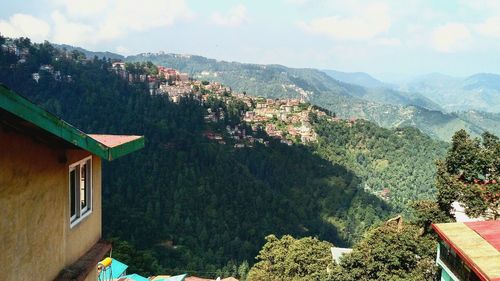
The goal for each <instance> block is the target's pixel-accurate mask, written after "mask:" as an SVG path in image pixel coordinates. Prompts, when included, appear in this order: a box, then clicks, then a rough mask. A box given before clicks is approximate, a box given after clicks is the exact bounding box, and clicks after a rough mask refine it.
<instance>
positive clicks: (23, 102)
mask: <svg viewBox="0 0 500 281" xmlns="http://www.w3.org/2000/svg"><path fill="white" fill-rule="evenodd" d="M0 107H1V108H3V109H4V110H6V111H8V112H10V113H12V114H14V115H16V116H18V117H20V118H22V119H24V120H26V121H28V122H30V123H33V124H34V125H36V126H38V127H40V128H42V129H44V130H45V131H47V132H49V133H51V134H53V135H55V136H57V137H60V138H61V139H64V140H65V141H67V142H69V143H72V144H74V145H75V146H78V147H80V148H82V149H85V150H87V151H89V152H91V153H92V154H95V155H97V156H99V157H101V158H103V159H106V160H108V161H111V160H114V159H117V158H119V157H122V156H124V155H126V154H129V153H131V152H134V151H136V150H139V149H141V148H144V136H142V137H140V138H138V139H136V140H133V141H130V142H127V143H124V144H122V145H119V146H115V147H108V146H106V145H104V144H102V143H100V142H98V141H97V140H95V139H93V138H91V137H90V136H88V135H87V134H85V133H84V132H82V131H80V130H79V129H77V128H76V127H74V126H72V125H71V124H69V123H67V122H66V121H64V120H62V119H61V118H59V117H57V116H55V115H54V114H52V113H50V112H47V111H45V110H44V109H42V108H40V107H39V106H37V105H35V104H34V103H32V102H30V101H29V100H27V99H26V98H24V97H22V96H20V95H18V94H16V93H15V92H13V91H11V90H9V89H7V88H6V87H5V86H3V85H0Z"/></svg>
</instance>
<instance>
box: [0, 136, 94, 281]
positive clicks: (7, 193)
mask: <svg viewBox="0 0 500 281" xmlns="http://www.w3.org/2000/svg"><path fill="white" fill-rule="evenodd" d="M89 155H90V154H89V153H88V152H86V151H83V150H77V149H61V148H54V147H50V146H49V145H47V144H44V143H40V142H37V141H36V140H34V139H33V138H31V137H28V136H25V135H22V134H19V133H16V132H13V131H8V130H3V128H2V127H1V126H0V280H41V281H43V280H53V278H55V277H56V276H57V275H58V273H59V272H60V271H61V270H62V269H63V268H64V267H65V266H67V265H70V264H72V263H73V262H75V261H76V260H77V259H78V258H79V257H81V256H82V255H83V254H84V253H85V252H86V251H87V250H88V249H89V248H90V247H91V246H92V245H94V244H95V243H96V242H97V241H98V240H99V238H100V237H101V160H100V158H99V157H96V156H93V157H92V171H93V178H92V180H93V192H92V193H93V196H92V197H93V200H92V207H93V208H92V213H91V214H90V215H89V216H88V217H86V218H85V219H84V220H82V221H81V222H80V223H79V224H78V225H76V226H74V227H73V228H70V223H69V187H68V177H69V176H68V171H69V165H71V164H72V163H74V162H77V161H79V160H82V159H83V158H85V157H87V156H89ZM64 159H67V161H64ZM91 275H93V276H95V274H91ZM89 278H91V276H89ZM92 278H93V277H92ZM89 280H95V279H89Z"/></svg>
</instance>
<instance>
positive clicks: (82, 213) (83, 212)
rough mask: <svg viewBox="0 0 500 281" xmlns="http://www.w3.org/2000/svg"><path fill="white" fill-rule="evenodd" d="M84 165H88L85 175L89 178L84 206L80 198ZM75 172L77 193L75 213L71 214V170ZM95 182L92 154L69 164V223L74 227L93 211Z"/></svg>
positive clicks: (75, 194) (75, 195)
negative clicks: (93, 179)
mask: <svg viewBox="0 0 500 281" xmlns="http://www.w3.org/2000/svg"><path fill="white" fill-rule="evenodd" d="M83 165H86V171H85V173H86V175H85V177H86V178H87V181H86V186H85V193H86V197H87V198H86V201H87V202H86V206H85V207H83V208H82V206H81V200H80V199H81V198H80V193H81V167H82V166H83ZM73 171H74V172H75V179H74V180H75V185H74V187H73V188H75V193H74V197H75V198H74V200H75V215H73V216H72V215H71V212H72V210H71V200H72V198H71V197H72V196H71V192H72V190H71V188H72V186H71V172H73ZM92 196H93V182H92V155H90V156H88V157H85V158H83V159H82V160H79V161H77V162H74V163H73V164H71V165H69V168H68V199H69V202H68V206H69V209H70V210H69V223H70V228H73V227H74V226H76V225H77V224H79V223H80V222H81V221H82V220H84V219H85V218H86V217H88V216H89V215H90V214H91V213H92V211H93V209H94V208H93V207H92V206H93V202H94V200H92V199H93V197H92Z"/></svg>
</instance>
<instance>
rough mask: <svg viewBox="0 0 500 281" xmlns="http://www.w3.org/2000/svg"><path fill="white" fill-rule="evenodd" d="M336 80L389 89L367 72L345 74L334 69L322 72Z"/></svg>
mask: <svg viewBox="0 0 500 281" xmlns="http://www.w3.org/2000/svg"><path fill="white" fill-rule="evenodd" d="M321 71H323V72H324V73H326V74H328V75H329V76H331V77H332V78H333V79H335V80H339V81H342V82H345V83H350V84H356V85H360V86H363V87H367V88H376V87H387V86H388V85H387V84H386V83H384V82H382V81H380V80H378V79H376V78H374V77H372V76H371V75H370V74H368V73H365V72H343V71H338V70H332V69H323V70H321Z"/></svg>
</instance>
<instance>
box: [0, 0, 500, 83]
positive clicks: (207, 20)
mask: <svg viewBox="0 0 500 281" xmlns="http://www.w3.org/2000/svg"><path fill="white" fill-rule="evenodd" d="M0 6H1V7H2V9H1V10H0V33H2V34H3V35H7V36H28V37H30V38H32V39H33V41H37V42H41V41H43V40H49V41H51V42H55V43H66V44H71V45H76V46H81V47H84V48H87V49H90V50H108V51H112V52H118V53H121V54H125V55H127V54H135V53H140V52H157V51H160V50H161V51H165V52H173V53H188V54H198V55H203V56H207V57H211V58H216V59H221V60H228V61H240V62H251V63H264V64H271V63H277V64H283V65H286V66H291V67H314V68H320V69H336V70H342V71H365V72H368V73H370V74H373V75H375V76H376V77H379V78H382V79H386V80H394V79H399V78H404V77H409V76H414V75H421V74H426V73H430V72H441V73H446V74H450V75H457V76H465V75H470V74H473V73H477V72H493V73H500V1H496V0H473V1H471V0H454V1H452V0H448V1H446V0H440V1H417V0H404V1H397V0H394V1H389V0H385V1H362V0H351V1H340V0H273V1H271V0H253V1H235V0H220V1H208V0H198V1H195V0H143V1H137V0H135V1H132V0H121V1H118V0H113V1H111V0H109V1H106V0H75V1H66V0H48V1H45V2H44V1H33V0H27V1H10V0H9V1H6V0H0Z"/></svg>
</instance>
